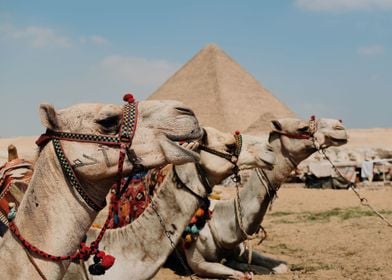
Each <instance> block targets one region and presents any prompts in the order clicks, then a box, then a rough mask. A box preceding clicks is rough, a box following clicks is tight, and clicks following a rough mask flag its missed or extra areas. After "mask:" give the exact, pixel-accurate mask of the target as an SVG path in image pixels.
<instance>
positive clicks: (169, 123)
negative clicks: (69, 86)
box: [40, 100, 202, 183]
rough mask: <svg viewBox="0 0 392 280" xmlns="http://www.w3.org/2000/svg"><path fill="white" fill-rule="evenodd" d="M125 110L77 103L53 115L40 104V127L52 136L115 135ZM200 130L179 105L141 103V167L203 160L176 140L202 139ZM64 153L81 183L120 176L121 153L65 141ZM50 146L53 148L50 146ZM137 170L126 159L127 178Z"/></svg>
mask: <svg viewBox="0 0 392 280" xmlns="http://www.w3.org/2000/svg"><path fill="white" fill-rule="evenodd" d="M122 108H123V107H122V106H121V105H113V104H78V105H74V106H71V107H68V108H66V109H61V110H55V109H54V108H53V106H52V105H49V104H42V105H41V106H40V115H41V121H42V124H43V125H44V126H45V127H46V128H47V129H48V130H52V131H62V132H72V133H82V134H94V135H111V136H116V135H118V134H119V129H120V125H121V121H122ZM201 136H202V131H201V129H200V127H199V124H198V121H197V119H196V117H195V115H194V113H193V112H192V111H191V110H190V109H189V108H188V107H185V106H184V105H183V104H182V103H180V102H177V101H159V100H154V101H143V102H140V103H139V104H138V115H137V126H136V132H135V135H134V138H133V141H132V145H131V147H130V149H131V150H132V152H133V153H134V154H135V155H136V157H137V162H138V163H139V164H142V165H143V166H144V167H146V168H151V167H156V166H160V165H163V164H167V163H175V164H182V163H186V162H191V161H195V160H198V159H199V155H198V154H197V153H195V152H193V151H190V150H187V149H184V148H183V147H181V146H180V145H178V143H177V141H181V140H182V141H191V140H195V139H199V138H200V137H201ZM61 142H62V145H63V149H64V153H65V155H66V156H67V158H68V160H69V161H70V163H71V165H72V166H73V168H74V169H75V172H76V173H77V175H78V177H80V179H81V181H84V182H89V183H95V182H102V181H105V180H106V179H108V180H110V181H111V182H113V178H114V177H115V176H116V173H117V163H118V160H119V148H118V147H112V146H105V145H102V144H97V143H81V142H74V141H61ZM46 146H49V145H46ZM132 168H133V166H132V164H131V163H130V161H129V160H128V158H127V157H126V161H125V163H124V175H125V176H126V175H129V174H130V172H131V170H132Z"/></svg>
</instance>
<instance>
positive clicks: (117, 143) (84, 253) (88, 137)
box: [9, 94, 138, 279]
mask: <svg viewBox="0 0 392 280" xmlns="http://www.w3.org/2000/svg"><path fill="white" fill-rule="evenodd" d="M123 100H124V101H125V102H126V104H124V106H123V112H122V120H121V126H120V130H119V133H118V135H117V136H112V135H95V134H81V133H72V132H62V131H52V130H47V131H46V133H45V134H42V135H41V136H40V137H39V138H38V140H37V141H36V144H37V145H38V146H39V147H40V148H41V149H42V148H43V147H44V146H45V145H46V144H47V143H48V142H49V141H52V142H53V147H54V150H55V153H56V155H57V158H58V160H59V162H60V165H61V168H62V170H63V172H64V175H65V177H66V178H67V181H68V182H69V184H70V185H71V186H73V187H74V188H75V189H76V190H77V192H78V193H79V194H80V196H81V197H82V198H83V200H84V201H85V202H86V203H87V205H88V206H89V207H91V208H92V209H93V210H95V211H100V210H102V208H104V207H105V204H106V202H105V203H103V205H98V204H97V203H96V202H94V201H93V199H91V198H90V197H89V196H88V194H87V193H86V192H85V191H84V189H83V187H82V185H81V183H80V182H79V179H78V178H77V176H76V174H75V172H74V170H73V168H72V166H71V164H70V161H69V160H68V159H67V157H66V156H65V153H64V149H63V148H62V145H61V140H63V141H74V142H87V143H97V144H101V145H107V146H114V147H118V148H119V160H118V168H117V178H116V182H115V184H113V186H112V189H111V192H112V196H111V200H110V208H109V214H108V217H107V219H106V221H105V224H104V226H103V227H102V228H101V231H100V233H99V234H98V237H97V238H96V239H95V240H94V241H93V242H91V244H90V246H87V245H86V244H85V243H84V242H82V243H81V244H80V249H78V250H77V251H76V252H74V253H73V254H72V255H67V256H55V255H52V254H49V253H47V252H44V251H42V250H40V249H39V248H37V247H36V246H34V245H32V244H31V243H29V242H28V241H27V240H26V239H25V238H24V237H23V236H22V235H21V233H20V231H19V229H18V227H17V226H16V224H15V222H14V221H12V220H10V221H9V229H10V230H11V232H12V233H13V235H14V236H15V237H16V238H17V239H18V240H19V241H20V243H21V244H22V246H23V248H24V250H25V251H26V253H27V256H28V258H29V260H30V261H31V263H32V264H33V266H34V267H35V269H36V270H37V272H38V273H39V275H40V276H41V277H42V279H46V277H45V275H44V274H43V273H42V271H41V270H40V269H39V267H38V266H37V264H36V263H35V261H34V259H33V257H32V256H31V255H30V254H31V253H35V254H37V255H39V256H40V257H42V258H44V259H47V260H51V261H64V260H70V261H76V260H87V259H88V258H89V257H90V256H91V255H95V257H94V262H95V263H94V264H93V265H91V266H90V268H89V271H90V273H92V274H97V275H100V274H103V273H104V272H105V270H106V269H108V268H110V267H111V266H112V265H113V263H114V257H112V256H110V255H105V253H104V252H103V251H100V250H98V245H99V242H100V241H101V240H102V238H103V235H104V234H105V232H106V229H107V228H108V226H109V222H110V220H111V219H112V217H113V215H114V211H115V209H117V207H116V206H117V203H118V200H119V198H120V197H121V193H122V192H123V191H124V190H125V189H126V188H127V186H128V184H127V183H129V181H128V180H126V181H125V180H123V165H124V161H125V156H127V157H128V158H129V160H130V162H131V163H132V164H133V165H134V166H135V163H137V162H136V156H135V155H134V153H133V151H130V147H131V144H132V140H133V137H134V135H135V131H136V125H137V115H138V103H137V102H136V101H135V99H134V98H133V96H132V94H126V95H125V96H124V97H123ZM137 167H138V166H137ZM103 260H105V267H104V265H101V263H103V262H104V261H103Z"/></svg>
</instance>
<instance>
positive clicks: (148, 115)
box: [0, 101, 202, 279]
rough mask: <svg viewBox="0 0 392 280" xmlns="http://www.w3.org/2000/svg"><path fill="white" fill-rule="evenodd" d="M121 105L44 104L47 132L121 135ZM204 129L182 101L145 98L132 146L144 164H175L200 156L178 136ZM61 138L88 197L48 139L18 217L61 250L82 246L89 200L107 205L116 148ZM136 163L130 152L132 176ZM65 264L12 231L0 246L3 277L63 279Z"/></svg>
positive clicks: (45, 246) (24, 228)
mask: <svg viewBox="0 0 392 280" xmlns="http://www.w3.org/2000/svg"><path fill="white" fill-rule="evenodd" d="M122 108H123V107H122V106H120V105H113V104H78V105H75V106H72V107H69V108H67V109H62V110H58V111H56V110H55V109H54V108H53V107H52V106H51V105H49V104H43V105H41V106H40V115H41V121H42V124H43V125H44V126H45V127H46V128H47V129H48V131H49V132H50V131H63V132H69V133H79V134H91V135H106V136H112V137H117V136H118V135H119V129H120V124H121V120H122V115H123V109H122ZM124 111H125V110H124ZM122 129H126V127H124V126H123V127H122ZM49 132H48V133H49ZM201 135H202V131H201V129H200V127H199V125H198V121H197V119H196V117H195V115H194V114H193V112H192V111H191V110H190V109H189V108H187V107H185V106H184V105H183V104H182V103H180V102H176V101H144V102H140V103H139V105H138V114H137V127H136V132H135V134H134V137H133V142H132V146H131V149H132V151H133V152H134V154H135V155H136V156H137V159H136V161H137V163H138V164H142V165H143V166H145V167H147V168H151V167H156V166H160V165H162V164H167V163H170V162H173V163H176V164H182V163H186V162H190V161H195V160H197V159H198V154H197V153H195V152H193V151H189V150H187V149H184V148H182V147H180V146H179V145H178V143H176V141H180V140H184V141H189V140H190V141H192V140H194V139H198V138H200V137H201ZM116 139H118V137H117V138H116ZM58 142H60V143H61V145H62V147H63V150H64V154H65V156H66V157H67V158H68V161H69V162H70V163H71V166H72V167H73V170H74V172H75V174H76V176H77V178H78V179H79V181H80V185H81V187H82V190H83V192H84V193H85V195H87V196H88V197H89V201H90V203H89V204H87V203H86V202H85V199H86V198H84V197H82V195H80V194H79V192H77V191H75V189H74V188H73V187H72V186H71V185H70V183H69V182H68V181H67V179H66V177H65V175H64V174H63V171H62V167H61V166H60V161H59V159H58V158H57V157H56V154H55V149H54V145H52V144H51V143H48V144H46V145H45V146H44V147H43V148H42V149H41V151H40V153H39V155H38V159H37V161H36V164H35V172H34V175H33V178H32V180H31V181H30V184H29V188H28V190H27V192H26V195H25V196H24V198H23V200H22V202H21V205H20V207H19V209H18V212H17V215H16V219H15V220H14V223H15V225H16V226H17V227H18V228H19V231H20V233H21V235H22V236H23V237H24V238H25V239H26V240H28V241H29V242H30V243H31V244H33V245H35V246H36V247H38V248H39V249H41V250H43V251H45V252H48V253H50V254H53V255H60V256H62V255H70V254H72V253H73V252H75V251H76V250H77V249H78V247H79V244H80V243H81V241H82V239H83V237H84V235H85V233H86V232H87V231H88V229H89V228H90V226H91V224H92V222H93V221H94V219H95V217H96V215H97V211H96V210H94V209H92V208H91V207H90V206H89V205H90V204H91V201H92V202H93V203H95V205H100V206H103V205H104V203H105V198H106V195H107V193H108V191H109V189H110V187H111V186H112V184H113V183H114V182H115V178H116V175H117V171H118V166H117V165H118V162H119V148H118V147H113V146H106V145H103V144H97V143H90V142H84V143H81V142H77V141H63V140H60V141H58ZM127 150H128V153H131V150H130V149H129V148H127ZM122 151H124V152H125V149H122ZM132 169H133V164H132V163H131V162H130V160H129V159H128V158H126V160H125V162H124V166H123V174H124V175H125V176H129V175H130V174H131V172H132ZM68 265H69V261H61V262H60V261H51V260H47V259H44V258H42V257H41V256H38V255H37V254H36V253H34V252H28V251H27V250H26V249H25V248H24V247H23V246H22V245H21V243H20V242H19V240H18V239H17V238H16V236H15V235H14V234H13V233H12V232H11V231H10V230H8V232H7V233H6V234H5V236H4V240H3V242H2V243H1V244H0V275H1V279H61V278H62V277H63V275H64V273H65V271H66V269H67V267H68Z"/></svg>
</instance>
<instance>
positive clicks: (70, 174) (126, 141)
mask: <svg viewBox="0 0 392 280" xmlns="http://www.w3.org/2000/svg"><path fill="white" fill-rule="evenodd" d="M123 100H124V101H126V102H127V103H126V104H125V105H124V107H123V116H122V123H121V127H120V131H119V134H118V136H112V135H97V134H82V133H73V132H61V131H53V130H47V131H46V133H45V134H42V135H41V136H40V137H39V138H38V140H37V141H36V144H37V145H38V146H39V147H40V148H41V149H42V148H43V147H44V146H45V145H46V144H47V143H48V142H49V141H50V140H52V142H53V147H54V150H55V152H56V155H57V158H58V160H59V162H60V165H61V168H62V170H63V172H64V174H65V175H66V177H67V179H68V182H69V183H70V184H71V185H72V186H73V187H74V188H75V189H76V190H77V191H78V193H79V194H80V196H81V197H82V198H83V200H84V201H85V202H86V203H87V204H88V205H89V206H90V207H91V208H92V209H94V210H95V211H100V210H102V209H103V208H104V207H105V204H103V205H98V204H97V203H95V202H94V201H93V200H92V199H91V198H90V197H89V196H88V195H87V193H86V192H85V191H84V190H83V187H82V185H81V184H80V182H79V180H78V178H77V177H76V174H75V172H74V170H73V168H72V166H71V164H70V161H69V160H68V159H67V157H66V156H65V154H64V149H63V148H62V145H61V142H60V140H64V141H73V142H87V143H97V144H102V145H107V146H116V147H119V148H120V154H119V160H118V169H117V178H118V181H117V183H116V188H115V192H116V193H117V194H119V193H120V191H121V190H120V188H121V179H122V177H123V174H122V173H123V165H124V160H125V155H128V156H130V154H129V153H128V149H129V147H130V146H131V144H132V139H133V136H134V134H135V130H136V124H137V102H136V101H135V99H134V98H133V96H132V94H126V95H125V96H124V97H123ZM130 160H131V161H134V158H130Z"/></svg>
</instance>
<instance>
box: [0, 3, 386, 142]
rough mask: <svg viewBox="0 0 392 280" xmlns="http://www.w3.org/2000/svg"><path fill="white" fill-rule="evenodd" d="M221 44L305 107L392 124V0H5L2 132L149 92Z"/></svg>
mask: <svg viewBox="0 0 392 280" xmlns="http://www.w3.org/2000/svg"><path fill="white" fill-rule="evenodd" d="M210 43H214V44H217V45H218V46H219V47H220V48H221V49H223V50H224V51H225V52H226V53H227V54H228V55H229V56H230V57H232V58H233V59H234V60H235V61H236V62H237V63H239V64H240V65H241V66H242V67H243V68H244V69H246V70H247V71H248V72H249V73H251V74H252V75H253V76H254V77H255V78H256V79H257V80H258V81H259V82H260V83H261V84H262V85H263V86H264V87H265V88H267V89H268V90H269V91H270V92H272V93H273V94H274V95H275V96H276V97H277V98H279V99H280V100H281V101H282V102H283V103H285V104H286V105H287V106H288V107H289V108H290V109H291V110H293V111H294V112H295V113H296V114H297V115H298V116H300V117H303V118H308V117H309V116H310V115H316V116H320V117H332V118H338V119H342V120H343V122H344V124H345V125H346V127H348V128H372V127H392V0H279V1H272V0H270V1H267V0H237V1H234V0H197V1H196V0H194V1H191V0H166V1H152V0H144V1H133V0H128V1H99V0H95V1H80V0H79V1H74V0H68V1H40V0H36V1H12V0H9V1H4V0H0V98H1V101H0V118H1V120H2V121H1V125H0V137H15V136H28V135H32V136H33V135H39V134H41V133H43V132H44V130H45V129H44V128H43V126H42V125H41V123H40V119H39V114H38V108H39V104H40V103H51V104H53V105H54V106H55V108H64V107H67V106H70V105H73V104H76V103H84V102H91V103H96V102H100V103H118V104H121V103H122V100H121V98H122V96H123V95H124V93H126V92H133V93H134V95H135V96H136V98H137V99H138V100H144V99H146V98H147V97H148V96H149V95H150V94H151V93H153V92H154V91H155V90H156V89H157V88H158V87H159V86H160V85H161V84H162V83H163V82H165V81H166V80H167V79H168V78H169V77H171V76H172V75H173V74H174V73H175V72H176V71H177V70H178V69H179V68H180V67H181V66H182V65H183V64H184V63H186V62H187V61H188V60H189V59H191V58H192V57H193V56H194V55H195V54H196V53H197V52H198V51H200V50H201V49H202V48H203V47H205V46H206V45H207V44H210ZM249 102H252V101H251V100H250V101H249Z"/></svg>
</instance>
